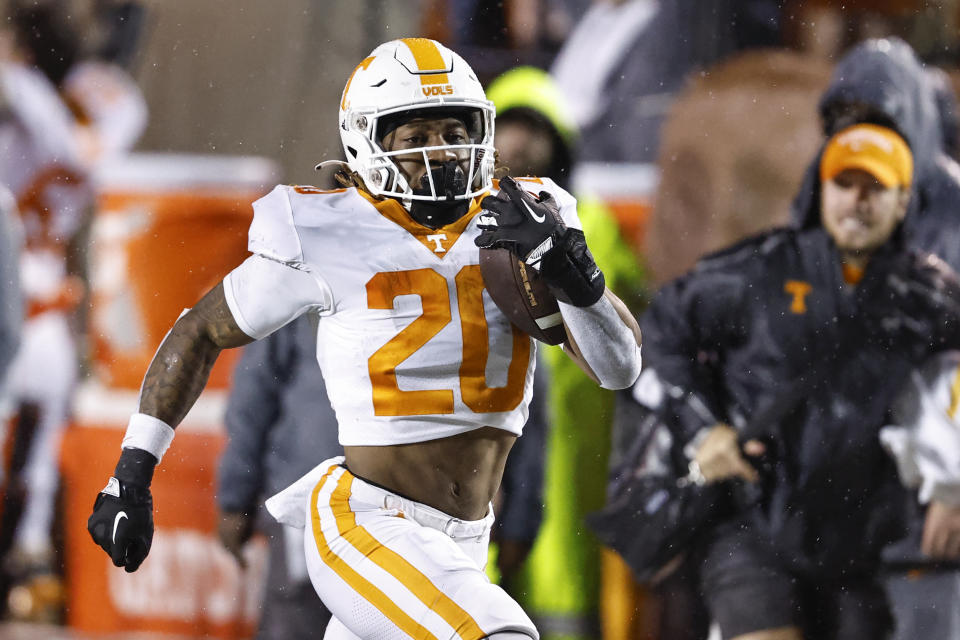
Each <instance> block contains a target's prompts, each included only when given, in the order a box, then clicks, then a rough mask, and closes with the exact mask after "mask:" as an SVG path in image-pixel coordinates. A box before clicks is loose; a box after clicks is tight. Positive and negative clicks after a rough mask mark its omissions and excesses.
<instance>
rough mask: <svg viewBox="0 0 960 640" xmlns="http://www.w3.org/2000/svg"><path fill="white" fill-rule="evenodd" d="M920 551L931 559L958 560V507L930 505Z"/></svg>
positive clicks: (941, 504) (937, 503)
mask: <svg viewBox="0 0 960 640" xmlns="http://www.w3.org/2000/svg"><path fill="white" fill-rule="evenodd" d="M920 550H921V551H923V553H924V554H926V555H928V556H930V557H931V558H937V559H940V560H960V506H957V507H954V506H950V505H948V504H945V503H943V502H938V501H936V500H934V501H932V502H931V503H930V506H929V507H928V508H927V519H926V522H924V525H923V542H922V544H921V547H920Z"/></svg>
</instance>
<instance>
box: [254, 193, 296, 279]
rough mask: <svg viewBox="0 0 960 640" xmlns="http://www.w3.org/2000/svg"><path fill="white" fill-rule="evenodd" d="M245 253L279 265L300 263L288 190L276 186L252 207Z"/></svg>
mask: <svg viewBox="0 0 960 640" xmlns="http://www.w3.org/2000/svg"><path fill="white" fill-rule="evenodd" d="M247 249H249V250H250V253H258V254H260V255H263V256H266V257H268V258H273V259H274V260H277V261H279V262H286V263H300V262H302V261H303V247H302V246H301V244H300V234H299V232H298V231H297V226H296V223H295V222H294V220H293V207H292V206H291V204H290V196H289V187H287V186H286V185H277V186H276V187H274V189H273V191H271V192H270V193H268V194H267V195H265V196H263V197H262V198H260V199H259V200H257V201H256V202H254V203H253V222H251V223H250V232H249V235H248V237H247Z"/></svg>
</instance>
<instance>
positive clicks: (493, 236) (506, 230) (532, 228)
mask: <svg viewBox="0 0 960 640" xmlns="http://www.w3.org/2000/svg"><path fill="white" fill-rule="evenodd" d="M480 207H481V208H482V209H483V210H484V213H483V214H482V215H481V216H480V218H479V219H478V221H477V226H478V227H479V228H480V230H481V233H480V235H479V236H477V239H476V240H475V241H474V242H475V243H476V245H477V246H478V247H480V248H481V249H508V250H510V251H511V252H512V253H513V254H514V255H516V256H517V257H518V258H519V259H520V260H522V261H523V262H525V263H526V264H528V265H530V266H531V267H533V268H534V269H536V270H537V271H539V272H540V275H541V276H542V277H543V279H544V280H545V281H546V282H547V285H548V286H549V288H550V292H551V293H553V295H554V296H556V298H557V299H558V300H561V301H563V302H566V303H568V304H573V305H575V306H578V307H587V306H590V305H592V304H594V303H595V302H597V300H599V299H600V297H601V296H603V291H604V288H605V282H604V278H603V272H602V271H600V269H599V268H598V267H597V263H596V262H594V260H593V255H592V254H591V253H590V249H588V248H587V242H586V239H585V238H584V236H583V232H582V231H580V230H579V229H571V228H569V227H567V226H566V225H565V224H564V223H563V219H562V218H561V217H560V209H559V207H558V206H557V203H556V201H555V200H554V198H553V196H552V195H551V194H550V193H548V192H546V191H541V192H540V195H539V197H537V198H535V197H533V196H532V195H531V194H530V193H528V192H526V191H524V190H523V189H521V188H520V186H519V185H518V184H517V182H516V181H515V180H514V179H513V178H504V179H503V180H501V181H500V192H499V193H498V194H497V195H496V196H487V197H486V198H484V199H483V200H482V201H481V202H480Z"/></svg>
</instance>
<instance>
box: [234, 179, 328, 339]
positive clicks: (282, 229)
mask: <svg viewBox="0 0 960 640" xmlns="http://www.w3.org/2000/svg"><path fill="white" fill-rule="evenodd" d="M288 192H289V187H287V186H285V185H279V186H277V187H276V188H274V190H273V191H271V192H270V193H268V194H267V195H265V196H264V197H262V198H260V199H259V200H257V201H256V202H254V203H253V222H251V223H250V232H249V236H248V239H247V248H248V249H249V250H250V252H251V253H253V255H252V256H251V257H249V258H247V260H246V261H244V262H243V264H241V265H240V266H239V267H237V268H236V269H234V270H233V271H231V272H230V273H229V274H227V277H226V278H224V280H223V288H224V294H225V296H226V299H227V305H228V306H229V307H230V312H231V313H232V314H233V318H234V320H236V322H237V325H238V326H239V327H240V328H241V329H242V330H243V332H244V333H246V334H247V335H248V336H250V337H251V338H255V339H258V340H259V339H260V338H263V337H265V336H267V335H269V334H271V333H273V332H274V331H276V330H277V329H279V328H280V327H282V326H283V325H285V324H287V323H288V322H290V321H292V320H294V319H295V318H297V317H299V316H301V315H302V314H304V313H306V312H307V311H314V312H318V313H320V314H321V315H323V314H326V313H329V312H330V311H331V310H332V308H333V293H332V291H331V289H330V287H329V285H328V284H327V283H326V281H325V280H324V279H323V278H322V277H321V276H320V274H318V273H316V272H315V271H314V270H312V269H311V268H309V267H308V266H307V265H306V264H305V263H304V260H303V248H302V245H301V244H300V234H299V232H298V230H297V226H296V223H295V222H294V215H293V207H292V206H291V204H290V197H289V194H288Z"/></svg>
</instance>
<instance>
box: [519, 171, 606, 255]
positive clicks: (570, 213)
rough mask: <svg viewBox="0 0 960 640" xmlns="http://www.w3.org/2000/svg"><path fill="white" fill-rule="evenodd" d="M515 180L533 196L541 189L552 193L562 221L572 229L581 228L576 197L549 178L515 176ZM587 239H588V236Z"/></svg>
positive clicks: (538, 193) (537, 194)
mask: <svg viewBox="0 0 960 640" xmlns="http://www.w3.org/2000/svg"><path fill="white" fill-rule="evenodd" d="M515 180H516V181H517V184H519V185H520V187H521V188H523V189H524V190H525V191H528V192H530V193H532V194H533V195H534V196H539V195H540V192H541V191H546V192H547V193H549V194H550V195H552V196H553V199H554V200H555V201H556V202H557V207H559V209H560V217H561V218H563V223H564V224H565V225H567V226H568V227H571V228H573V229H580V230H581V231H582V230H583V225H582V224H581V223H580V216H579V215H578V214H577V199H576V198H574V197H573V196H572V195H570V193H569V192H568V191H566V190H565V189H563V188H562V187H560V185H558V184H557V183H556V182H554V181H553V180H551V179H550V178H515ZM587 240H588V241H589V238H587Z"/></svg>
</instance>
